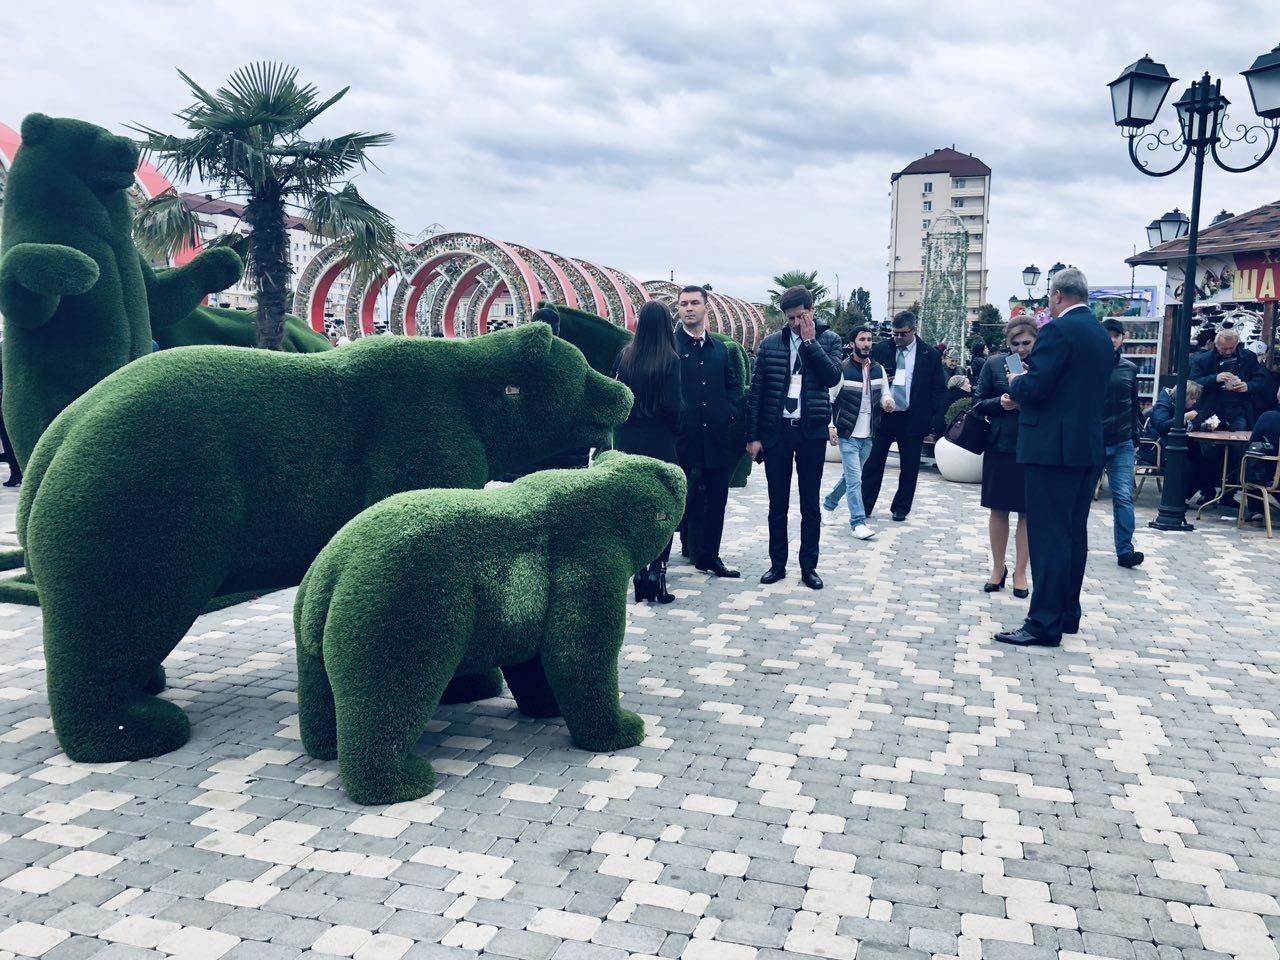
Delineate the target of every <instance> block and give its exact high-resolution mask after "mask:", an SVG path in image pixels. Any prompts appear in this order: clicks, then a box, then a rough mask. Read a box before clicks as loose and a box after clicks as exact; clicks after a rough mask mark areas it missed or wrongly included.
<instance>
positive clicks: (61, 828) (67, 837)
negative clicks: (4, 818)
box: [23, 823, 107, 847]
mask: <svg viewBox="0 0 1280 960" xmlns="http://www.w3.org/2000/svg"><path fill="white" fill-rule="evenodd" d="M106 835H107V832H106V831H105V830H97V829H94V828H93V827H78V826H76V825H75V824H72V823H46V824H45V825H44V826H43V827H36V829H34V830H32V831H30V832H29V833H26V834H23V836H24V838H25V839H27V840H39V841H40V842H41V843H54V844H57V845H58V846H60V847H87V846H88V845H89V844H91V843H93V842H94V841H96V840H101V839H102V838H103V837H105V836H106Z"/></svg>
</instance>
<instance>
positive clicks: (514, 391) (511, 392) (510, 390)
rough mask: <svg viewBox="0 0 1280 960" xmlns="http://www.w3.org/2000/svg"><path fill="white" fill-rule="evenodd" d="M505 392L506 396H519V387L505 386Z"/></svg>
mask: <svg viewBox="0 0 1280 960" xmlns="http://www.w3.org/2000/svg"><path fill="white" fill-rule="evenodd" d="M505 392H506V394H507V396H508V397H518V396H520V388H519V387H507V389H506V391H505Z"/></svg>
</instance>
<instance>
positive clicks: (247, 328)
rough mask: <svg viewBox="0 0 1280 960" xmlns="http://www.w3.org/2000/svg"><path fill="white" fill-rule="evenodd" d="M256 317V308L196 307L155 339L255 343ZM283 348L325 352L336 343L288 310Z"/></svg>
mask: <svg viewBox="0 0 1280 960" xmlns="http://www.w3.org/2000/svg"><path fill="white" fill-rule="evenodd" d="M256 318H257V313H256V311H246V310H228V309H226V308H225V307H196V308H195V309H194V310H192V311H191V312H190V313H188V314H187V315H186V316H185V317H183V318H181V319H180V320H177V321H175V322H174V323H172V324H171V325H169V326H167V327H161V328H157V329H156V331H155V339H156V342H157V343H159V344H160V347H161V349H164V350H167V349H169V348H170V347H194V346H199V345H201V344H221V345H223V346H228V347H252V346H255V345H256V344H257V340H258V329H257V326H256ZM280 349H282V350H284V351H285V352H287V353H323V352H324V351H325V350H332V349H333V344H332V343H330V342H329V338H328V337H326V336H325V335H324V334H322V333H317V332H316V331H314V330H312V329H311V328H310V327H309V326H307V324H306V322H305V321H304V320H303V319H302V318H301V317H295V316H294V315H293V314H286V315H285V318H284V342H283V343H282V344H281V347H280Z"/></svg>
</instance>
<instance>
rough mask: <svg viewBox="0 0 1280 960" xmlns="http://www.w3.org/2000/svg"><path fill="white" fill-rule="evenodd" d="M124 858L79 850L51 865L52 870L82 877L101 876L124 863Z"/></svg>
mask: <svg viewBox="0 0 1280 960" xmlns="http://www.w3.org/2000/svg"><path fill="white" fill-rule="evenodd" d="M123 862H124V859H123V858H122V857H114V856H111V855H110V854H106V853H94V852H93V851H91V850H77V851H75V853H69V854H67V855H66V856H65V857H63V858H62V859H60V860H55V861H54V862H53V863H51V864H50V865H49V868H50V869H51V870H65V871H67V873H74V874H77V875H79V876H82V877H96V876H100V875H101V874H102V873H103V872H104V871H107V870H110V869H111V868H112V867H114V866H116V865H117V864H120V863H123Z"/></svg>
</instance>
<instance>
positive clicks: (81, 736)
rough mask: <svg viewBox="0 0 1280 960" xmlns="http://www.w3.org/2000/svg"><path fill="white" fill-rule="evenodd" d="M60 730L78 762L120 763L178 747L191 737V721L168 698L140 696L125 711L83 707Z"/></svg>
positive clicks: (61, 725)
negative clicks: (105, 710) (101, 710)
mask: <svg viewBox="0 0 1280 960" xmlns="http://www.w3.org/2000/svg"><path fill="white" fill-rule="evenodd" d="M68 727H69V729H68ZM57 733H58V742H59V743H61V744H62V747H63V749H64V750H65V751H66V753H67V756H68V757H69V758H71V759H72V760H74V761H76V762H77V763H119V762H120V761H122V760H144V759H146V758H148V757H156V756H159V755H160V754H162V753H168V752H169V751H171V750H177V749H178V748H179V747H181V746H182V745H183V744H185V743H186V742H187V740H188V739H189V738H190V736H191V724H190V721H188V720H187V715H186V714H185V713H183V712H182V710H181V709H180V708H179V707H177V706H175V705H174V704H172V703H170V702H169V701H167V700H161V699H159V698H157V697H152V696H141V697H138V698H137V699H136V700H133V701H132V702H130V703H129V704H128V706H126V707H125V708H124V710H122V711H111V712H98V711H89V710H86V709H81V710H80V711H79V712H78V714H77V715H76V716H75V717H74V718H73V719H72V721H71V723H70V724H66V725H63V724H59V725H58V730H57Z"/></svg>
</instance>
